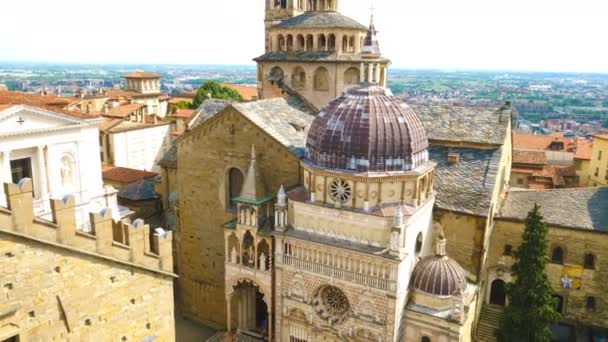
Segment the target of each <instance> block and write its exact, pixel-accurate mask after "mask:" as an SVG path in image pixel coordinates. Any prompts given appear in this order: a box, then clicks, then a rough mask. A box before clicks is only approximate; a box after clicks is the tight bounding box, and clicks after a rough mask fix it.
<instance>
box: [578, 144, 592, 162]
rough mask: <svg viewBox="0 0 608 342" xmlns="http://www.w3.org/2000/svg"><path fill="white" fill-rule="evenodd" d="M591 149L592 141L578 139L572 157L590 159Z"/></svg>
mask: <svg viewBox="0 0 608 342" xmlns="http://www.w3.org/2000/svg"><path fill="white" fill-rule="evenodd" d="M592 151H593V141H589V140H587V139H579V140H578V141H577V144H576V154H575V155H574V159H581V160H591V155H592Z"/></svg>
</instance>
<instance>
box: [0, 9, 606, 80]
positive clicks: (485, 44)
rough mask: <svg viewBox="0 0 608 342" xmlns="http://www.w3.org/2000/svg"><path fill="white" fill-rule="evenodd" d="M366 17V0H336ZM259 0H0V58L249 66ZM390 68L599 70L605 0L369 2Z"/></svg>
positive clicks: (255, 51)
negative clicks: (0, 17) (0, 4)
mask: <svg viewBox="0 0 608 342" xmlns="http://www.w3.org/2000/svg"><path fill="white" fill-rule="evenodd" d="M339 1H340V4H339V6H340V11H341V12H342V13H343V14H345V15H347V16H350V17H352V18H355V19H357V20H359V21H360V22H362V23H363V24H366V25H367V23H368V22H369V14H370V7H371V6H370V5H371V0H339ZM264 4H265V1H264V0H215V1H212V0H197V1H194V0H171V1H162V0H157V1H143V0H104V1H101V2H99V1H82V0H54V1H41V0H5V1H3V3H2V12H3V14H4V15H3V16H2V20H0V61H11V62H18V61H27V62H50V63H57V62H59V63H100V64H105V63H121V64H122V63H133V64H249V63H253V62H252V58H254V57H256V56H258V55H260V54H262V53H263V34H264V23H263V18H264ZM374 8H375V11H374V12H375V22H376V28H377V29H378V31H379V39H380V44H381V48H382V52H383V54H384V55H385V56H386V57H388V58H390V59H391V60H392V63H393V64H392V65H393V67H398V68H411V69H442V70H461V69H470V70H512V71H574V72H603V73H607V72H608V20H607V19H606V18H605V16H606V13H608V1H606V0H576V1H572V0H501V1H497V0H374Z"/></svg>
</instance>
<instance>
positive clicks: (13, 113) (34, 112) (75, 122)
mask: <svg viewBox="0 0 608 342" xmlns="http://www.w3.org/2000/svg"><path fill="white" fill-rule="evenodd" d="M17 116H19V118H21V117H27V116H33V117H40V118H44V120H40V121H39V122H36V124H35V125H34V126H28V121H27V119H26V121H24V122H21V123H22V124H23V123H25V125H24V126H21V125H18V126H15V125H14V123H12V122H9V121H8V120H9V119H10V118H14V117H17ZM99 122H101V118H98V117H92V118H91V117H85V118H80V117H77V116H73V115H69V114H65V113H64V112H63V111H59V110H56V109H54V108H42V107H36V106H30V105H4V106H3V109H2V110H0V125H1V124H7V125H8V126H2V127H1V128H2V129H0V131H4V133H2V135H3V136H16V135H22V134H35V133H40V132H49V131H57V130H63V129H71V128H76V127H87V126H90V125H97V124H98V123H99Z"/></svg>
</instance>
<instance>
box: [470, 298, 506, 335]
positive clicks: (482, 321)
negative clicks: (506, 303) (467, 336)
mask: <svg viewBox="0 0 608 342" xmlns="http://www.w3.org/2000/svg"><path fill="white" fill-rule="evenodd" d="M501 313H502V306H498V305H491V304H484V305H483V307H482V308H481V315H480V316H479V322H478V323H477V332H476V336H475V342H496V329H497V328H498V322H499V320H500V314H501Z"/></svg>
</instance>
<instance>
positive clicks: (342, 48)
mask: <svg viewBox="0 0 608 342" xmlns="http://www.w3.org/2000/svg"><path fill="white" fill-rule="evenodd" d="M265 27H266V30H265V53H264V54H263V55H262V56H259V57H257V58H255V61H256V62H257V64H258V76H257V84H258V97H259V98H260V99H265V98H271V97H276V96H281V95H283V94H287V93H290V94H297V95H299V96H300V97H301V98H303V99H304V100H305V101H306V102H308V103H309V104H311V105H313V106H314V107H316V108H321V107H323V106H325V105H326V104H328V103H329V102H330V101H331V100H333V99H334V98H336V97H338V96H340V95H341V94H342V93H343V92H344V91H345V90H346V89H347V88H349V87H351V86H354V85H358V84H360V83H374V84H379V85H380V86H383V87H385V86H386V81H387V71H388V65H389V64H390V61H389V60H388V59H386V58H384V57H382V55H381V53H380V48H379V45H378V41H377V39H376V29H375V27H374V23H373V18H372V20H371V22H370V25H369V27H365V26H363V25H361V24H360V23H359V22H357V21H356V20H354V19H351V18H349V17H346V16H344V15H342V14H340V12H338V0H266V19H265Z"/></svg>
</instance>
